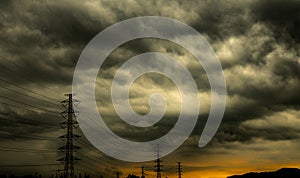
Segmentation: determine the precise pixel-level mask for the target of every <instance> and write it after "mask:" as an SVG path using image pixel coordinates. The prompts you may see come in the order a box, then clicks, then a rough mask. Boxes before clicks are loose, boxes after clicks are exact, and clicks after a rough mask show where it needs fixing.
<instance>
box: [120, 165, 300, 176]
mask: <svg viewBox="0 0 300 178" xmlns="http://www.w3.org/2000/svg"><path fill="white" fill-rule="evenodd" d="M228 167H230V166H228ZM297 167H299V165H296V164H291V165H275V164H274V165H269V166H266V167H264V168H259V169H257V168H255V165H254V166H249V167H245V168H232V169H230V168H228V169H215V170H213V169H209V170H199V171H190V172H185V171H183V175H182V177H183V178H226V177H228V176H231V175H240V174H245V173H248V172H266V171H276V170H278V169H280V168H297ZM183 169H184V167H183ZM121 171H122V172H123V175H122V176H121V177H127V175H129V174H134V175H137V176H140V169H139V168H124V169H122V170H121ZM146 173H147V176H146V178H154V177H156V173H155V172H153V171H152V172H150V171H146ZM162 177H168V178H177V177H178V176H177V174H176V173H173V174H167V173H164V172H162Z"/></svg>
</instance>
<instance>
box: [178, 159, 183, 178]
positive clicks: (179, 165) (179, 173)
mask: <svg viewBox="0 0 300 178" xmlns="http://www.w3.org/2000/svg"><path fill="white" fill-rule="evenodd" d="M181 176H182V167H181V163H180V162H178V178H181Z"/></svg>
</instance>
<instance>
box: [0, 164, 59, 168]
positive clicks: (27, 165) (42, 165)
mask: <svg viewBox="0 0 300 178" xmlns="http://www.w3.org/2000/svg"><path fill="white" fill-rule="evenodd" d="M57 165H59V164H20V165H14V164H10V165H0V167H44V166H57Z"/></svg>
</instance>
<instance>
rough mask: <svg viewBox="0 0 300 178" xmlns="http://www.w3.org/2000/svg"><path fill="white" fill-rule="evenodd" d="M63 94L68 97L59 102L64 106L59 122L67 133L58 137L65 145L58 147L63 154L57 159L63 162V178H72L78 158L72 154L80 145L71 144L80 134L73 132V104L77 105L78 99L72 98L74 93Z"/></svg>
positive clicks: (76, 123)
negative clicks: (62, 119) (61, 120)
mask: <svg viewBox="0 0 300 178" xmlns="http://www.w3.org/2000/svg"><path fill="white" fill-rule="evenodd" d="M65 96H67V97H68V99H66V100H64V101H62V102H61V104H62V106H63V107H64V108H65V111H63V112H61V116H62V117H63V118H64V119H65V120H64V121H63V122H61V123H60V126H61V127H62V128H63V129H66V131H67V133H66V134H64V135H62V136H60V137H59V138H60V139H62V140H63V141H65V145H64V146H62V147H60V148H58V150H61V151H63V152H64V153H65V156H64V157H62V158H60V159H58V160H57V161H60V162H62V163H63V164H64V178H74V175H75V173H74V163H75V162H76V161H79V160H80V159H79V158H76V157H75V156H74V152H76V151H77V150H78V149H80V147H79V146H75V145H74V144H73V142H74V140H75V139H78V138H79V137H80V135H76V134H74V133H73V130H74V129H76V128H78V122H77V121H76V120H75V117H76V114H77V113H78V112H77V111H75V110H74V105H77V104H78V103H79V101H78V100H76V99H73V96H74V94H65Z"/></svg>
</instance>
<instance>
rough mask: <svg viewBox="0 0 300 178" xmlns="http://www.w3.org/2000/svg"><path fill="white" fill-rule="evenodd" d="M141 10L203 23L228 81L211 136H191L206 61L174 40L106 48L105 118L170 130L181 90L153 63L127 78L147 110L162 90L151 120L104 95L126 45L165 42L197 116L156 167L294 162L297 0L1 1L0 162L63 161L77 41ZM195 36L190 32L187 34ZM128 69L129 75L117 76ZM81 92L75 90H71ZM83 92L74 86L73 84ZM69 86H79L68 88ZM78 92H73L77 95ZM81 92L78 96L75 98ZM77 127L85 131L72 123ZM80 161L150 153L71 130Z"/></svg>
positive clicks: (99, 89) (93, 169)
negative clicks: (109, 148)
mask: <svg viewBox="0 0 300 178" xmlns="http://www.w3.org/2000/svg"><path fill="white" fill-rule="evenodd" d="M139 16H163V17H169V18H174V19H176V20H179V21H181V22H183V23H186V24H188V25H190V26H191V27H193V28H194V29H196V30H197V31H198V32H199V33H201V34H202V35H203V36H204V37H205V39H206V40H207V41H208V42H209V43H210V45H211V46H212V47H213V49H214V50H215V52H216V55H217V57H218V58H219V60H220V62H221V64H222V67H223V71H224V75H225V79H226V84H227V104H226V111H225V114H224V118H223V121H222V123H221V126H220V128H219V130H218V132H217V133H216V135H215V137H214V138H213V139H212V141H211V142H210V143H209V144H208V145H207V146H206V147H204V148H198V147H197V144H198V140H199V138H200V134H201V132H202V130H203V126H204V124H205V122H206V119H207V117H208V114H209V110H210V106H211V100H210V97H211V92H210V86H209V83H208V79H207V76H206V73H205V71H204V70H203V67H202V66H201V65H200V64H199V63H198V62H197V60H196V59H195V58H194V57H193V55H192V54H191V53H190V52H189V51H188V50H186V49H184V48H182V47H181V46H179V45H178V44H175V43H172V42H170V41H166V40H161V39H154V38H144V39H137V40H132V41H129V42H127V43H125V44H122V45H121V46H119V47H118V48H117V49H116V50H114V51H113V52H112V53H111V54H110V55H109V56H108V57H107V59H106V60H105V62H104V63H103V66H102V67H101V69H100V71H99V73H98V77H97V83H96V90H95V93H96V98H97V107H98V110H99V112H100V113H101V115H102V116H103V119H104V120H105V122H106V123H107V125H108V127H109V128H110V129H112V130H113V131H114V132H115V133H116V134H118V135H119V136H122V137H124V138H127V139H130V140H134V141H149V140H153V139H156V138H159V137H160V136H161V135H165V134H167V133H168V132H169V131H170V130H171V129H172V127H173V126H174V124H175V123H176V121H177V118H178V116H179V113H180V95H179V91H178V89H177V87H176V85H175V84H174V83H173V82H172V81H171V80H170V79H168V78H167V77H165V76H162V75H160V74H155V73H149V74H145V75H143V76H141V77H139V78H138V79H137V80H135V81H134V83H133V85H132V86H131V87H130V104H131V106H132V108H133V109H134V110H135V111H136V112H137V113H139V114H146V113H148V112H149V111H150V107H149V105H148V99H149V97H150V95H151V94H152V93H155V92H160V93H162V94H163V95H164V96H165V99H166V103H167V108H166V114H165V115H164V117H163V118H162V120H161V121H159V122H158V123H157V124H156V125H154V126H153V127H149V128H138V127H134V126H131V125H129V124H126V123H124V122H123V121H121V120H120V118H119V117H118V115H117V113H116V112H115V110H114V106H113V104H112V100H111V93H110V92H111V86H112V80H113V77H114V75H115V74H116V71H117V69H118V68H120V67H121V66H122V64H123V63H124V62H126V61H127V60H128V59H130V58H131V57H134V56H136V55H139V54H142V53H145V52H161V53H164V54H167V55H169V56H171V57H173V58H175V59H176V60H178V61H180V62H181V63H182V64H184V65H185V66H186V68H187V69H188V70H189V71H190V73H191V75H192V77H193V78H194V80H195V82H196V85H197V87H198V94H199V97H200V102H201V107H200V113H199V117H198V123H197V126H196V127H195V129H194V131H193V133H192V134H191V136H190V137H189V138H188V140H187V141H186V142H185V143H184V144H183V145H182V146H181V147H179V148H178V149H177V150H176V151H175V152H173V153H172V154H170V155H168V156H166V157H164V158H162V159H163V160H164V162H163V164H164V170H165V172H163V176H164V177H166V176H168V177H176V162H177V161H181V162H182V164H183V170H184V173H183V174H184V177H190V178H196V177H197V178H198V177H203V178H208V177H226V176H228V175H232V174H240V173H244V172H248V171H267V170H276V169H279V168H281V167H300V153H299V150H300V111H299V101H300V95H299V91H300V44H299V43H300V33H299V31H300V27H299V25H300V1H297V0H289V1H283V0H282V1H280V0H269V1H268V0H261V1H259V0H220V1H217V0H198V1H180V0H177V1H173V0H172V1H154V0H153V1H148V0H124V1H117V0H107V1H106V0H103V1H100V0H84V1H71V0H60V1H42V0H34V1H29V0H28V1H26V0H25V1H7V0H2V1H1V2H0V32H1V33H0V61H1V63H0V66H1V70H0V73H1V78H0V118H1V119H0V127H1V130H0V140H1V146H0V155H1V159H0V174H4V173H8V172H9V171H11V172H16V173H32V172H35V171H39V172H41V173H43V174H45V175H48V174H50V173H55V172H51V171H53V170H55V169H58V168H59V169H62V168H63V165H59V164H58V162H57V161H56V160H57V159H58V158H60V157H62V156H63V153H61V152H58V151H57V148H58V147H60V146H63V144H64V142H63V141H60V140H59V139H57V137H59V136H60V135H62V134H64V132H65V131H64V130H63V129H61V128H60V127H59V123H60V122H61V121H63V119H62V118H61V117H60V115H59V113H60V112H62V111H63V110H64V108H63V107H61V105H60V101H62V100H65V99H66V97H65V96H64V94H65V93H70V92H71V91H72V80H73V73H74V70H75V66H76V63H77V61H78V59H79V56H80V54H81V52H82V51H83V49H84V47H85V46H86V45H87V44H88V43H89V41H90V40H91V39H92V38H93V37H94V36H96V35H97V34H98V33H99V32H101V31H102V30H103V29H105V28H106V27H109V26H111V25H113V24H115V23H117V22H120V21H122V20H126V19H129V18H133V17H139ZM192 40H193V39H191V43H193V41H192ZM124 77H126V76H124ZM78 95H80V93H78ZM78 97H79V96H78ZM75 98H76V97H75ZM79 98H80V97H79ZM80 104H84V103H80ZM76 132H77V134H80V135H82V136H83V134H82V132H81V131H80V129H77V131H76ZM76 144H77V145H78V146H80V147H82V149H81V150H80V151H78V153H76V156H77V157H80V158H81V159H82V161H80V162H78V164H76V171H77V172H83V171H87V172H89V173H90V174H91V175H100V174H101V175H105V177H114V176H115V172H116V171H120V172H121V174H122V175H123V176H125V175H127V174H129V173H134V174H138V175H140V167H141V166H142V165H144V166H145V168H146V172H147V174H149V175H148V177H154V176H155V174H154V172H153V169H154V167H153V166H154V163H153V162H143V163H129V162H124V161H119V160H116V159H113V158H110V157H108V156H106V155H105V154H103V153H102V152H101V151H99V150H97V149H96V148H94V147H93V146H92V145H91V144H90V143H89V141H87V139H86V138H84V136H83V138H81V139H80V140H78V141H76Z"/></svg>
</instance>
